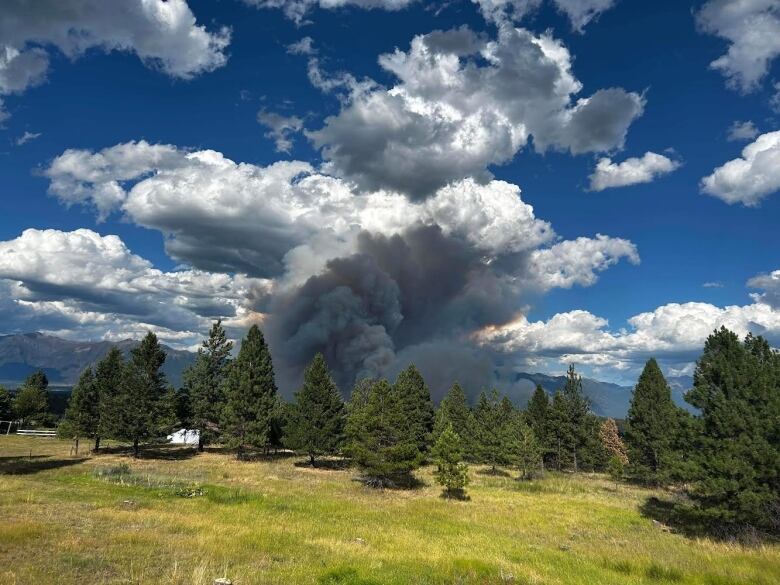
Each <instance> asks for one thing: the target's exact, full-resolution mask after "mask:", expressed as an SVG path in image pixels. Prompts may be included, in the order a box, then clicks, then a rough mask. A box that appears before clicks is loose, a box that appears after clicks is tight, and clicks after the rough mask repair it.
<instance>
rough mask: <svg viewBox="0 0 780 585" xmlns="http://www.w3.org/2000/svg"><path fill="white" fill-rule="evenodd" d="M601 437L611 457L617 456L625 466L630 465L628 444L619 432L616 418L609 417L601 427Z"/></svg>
mask: <svg viewBox="0 0 780 585" xmlns="http://www.w3.org/2000/svg"><path fill="white" fill-rule="evenodd" d="M599 439H600V440H601V444H602V445H603V446H604V449H605V450H606V451H607V453H608V455H609V457H610V459H611V458H613V457H617V458H618V459H619V460H620V463H621V464H622V465H623V466H626V465H628V454H627V452H626V446H625V445H624V444H623V440H622V439H621V438H620V434H619V433H618V428H617V423H616V422H615V419H614V418H608V419H606V420H605V421H604V422H603V423H601V426H600V427H599Z"/></svg>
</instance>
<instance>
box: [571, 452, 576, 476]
mask: <svg viewBox="0 0 780 585" xmlns="http://www.w3.org/2000/svg"><path fill="white" fill-rule="evenodd" d="M572 455H574V473H577V449H574V450H573V451H572Z"/></svg>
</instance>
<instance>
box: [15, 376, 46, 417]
mask: <svg viewBox="0 0 780 585" xmlns="http://www.w3.org/2000/svg"><path fill="white" fill-rule="evenodd" d="M48 387H49V379H48V378H47V377H46V374H45V373H44V372H43V370H38V371H37V372H34V373H32V374H30V375H29V376H28V377H27V379H26V380H25V381H24V384H22V387H21V388H20V389H19V391H18V392H17V393H16V396H15V397H14V399H13V403H12V404H13V410H14V414H15V415H16V417H17V418H19V419H21V420H22V423H24V421H26V420H28V419H31V418H35V417H40V416H41V415H43V414H45V413H46V410H47V409H48V406H49V396H48V393H47V388H48Z"/></svg>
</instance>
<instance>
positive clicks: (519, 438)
mask: <svg viewBox="0 0 780 585" xmlns="http://www.w3.org/2000/svg"><path fill="white" fill-rule="evenodd" d="M511 449H512V458H513V460H514V463H515V465H516V466H517V467H518V469H519V470H520V477H521V479H531V478H532V477H533V476H534V473H535V472H536V471H537V470H538V469H539V468H540V466H541V465H542V447H541V445H539V441H538V440H537V439H536V436H535V434H534V431H533V429H532V428H531V425H529V424H528V423H527V422H525V421H524V420H523V417H521V416H517V417H516V421H515V423H514V430H513V440H512V446H511Z"/></svg>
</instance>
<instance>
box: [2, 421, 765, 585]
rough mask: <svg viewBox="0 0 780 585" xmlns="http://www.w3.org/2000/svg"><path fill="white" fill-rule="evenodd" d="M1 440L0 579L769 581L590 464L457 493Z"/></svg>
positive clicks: (209, 457)
mask: <svg viewBox="0 0 780 585" xmlns="http://www.w3.org/2000/svg"><path fill="white" fill-rule="evenodd" d="M69 449H70V445H69V444H68V443H65V442H60V441H57V440H51V439H35V438H21V437H13V436H10V437H6V436H3V437H0V518H2V520H3V522H2V523H0V584H5V583H8V584H11V583H14V584H21V583H36V584H41V585H47V584H55V583H57V584H63V585H69V584H73V585H75V584H80V585H81V584H103V583H139V584H140V583H143V584H146V583H149V584H152V583H154V584H159V583H166V584H167V583H171V584H174V585H211V583H213V580H214V579H215V578H216V577H220V576H228V577H229V578H231V579H232V580H233V582H234V583H235V584H236V585H248V584H282V583H284V584H290V583H307V584H313V585H314V584H326V585H380V584H381V585H385V584H391V585H392V584H398V585H401V584H403V585H406V584H440V585H445V584H447V585H450V584H453V583H459V584H464V585H467V584H492V583H496V584H503V583H513V584H534V585H554V584H560V585H564V584H566V585H569V584H574V585H578V584H581V585H584V584H599V585H602V584H604V585H610V584H615V585H617V584H621V585H622V584H626V583H629V584H630V583H637V584H692V585H694V584H695V585H738V584H751V585H753V584H755V585H770V584H774V583H778V582H780V547H778V546H777V545H774V544H771V543H764V544H762V545H758V546H753V547H748V546H743V545H740V544H736V543H727V542H718V541H714V540H710V539H707V538H702V537H698V538H691V537H686V536H685V535H682V534H678V533H675V532H673V531H669V530H668V529H667V528H666V527H665V526H663V525H658V524H657V523H653V522H652V520H651V519H650V518H649V517H647V516H644V515H643V513H642V509H643V506H646V504H647V502H648V501H649V500H650V498H652V497H657V498H659V499H663V498H664V497H666V496H665V495H664V494H663V493H660V492H655V491H651V490H645V489H640V488H636V487H632V486H626V485H621V486H619V488H618V489H615V486H614V483H613V482H611V481H608V480H607V479H606V478H604V477H602V476H599V475H576V476H572V475H557V474H550V475H548V476H547V477H546V478H543V479H538V480H535V481H530V482H529V481H517V480H515V479H514V477H513V476H508V475H488V474H481V473H474V474H472V477H473V484H472V485H471V486H470V487H469V490H468V493H469V496H470V498H471V500H470V501H458V500H446V499H442V498H440V497H439V496H440V492H441V490H440V489H439V488H438V486H436V485H435V483H434V482H433V481H432V476H431V470H430V469H423V470H420V471H419V472H418V473H417V475H418V477H419V479H420V480H421V482H420V483H421V487H419V488H417V489H412V490H374V489H371V488H368V487H366V486H364V485H363V484H361V483H360V482H359V481H356V476H355V473H354V471H352V470H350V469H343V468H341V467H340V466H327V467H323V468H312V467H310V466H308V465H296V464H298V463H300V461H299V460H298V459H296V458H277V459H274V460H256V461H249V462H237V461H236V460H235V459H234V458H232V457H231V456H230V455H228V454H224V453H218V452H210V453H209V452H207V453H204V454H203V455H197V456H196V455H193V454H192V453H190V452H189V451H187V452H184V453H179V452H178V450H177V449H176V448H157V449H156V450H155V451H154V454H155V456H151V455H149V454H148V453H147V455H146V456H145V457H143V458H141V459H138V460H135V459H132V458H129V457H127V456H126V455H125V454H124V453H123V451H122V450H121V449H113V450H112V451H113V452H112V453H108V454H101V455H98V456H93V457H89V458H81V459H75V458H71V457H69V455H68V453H69Z"/></svg>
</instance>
